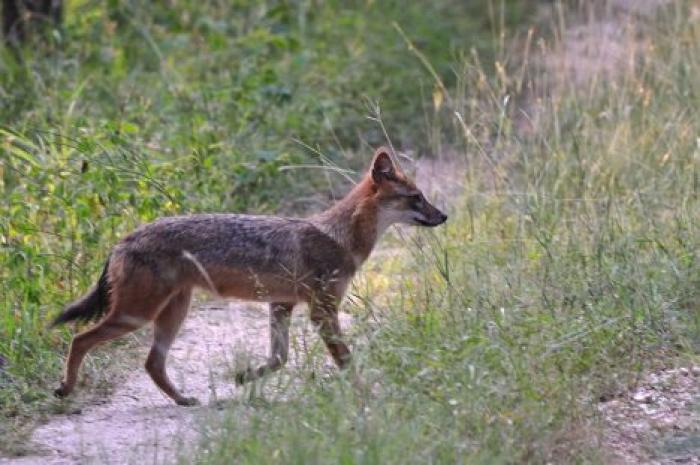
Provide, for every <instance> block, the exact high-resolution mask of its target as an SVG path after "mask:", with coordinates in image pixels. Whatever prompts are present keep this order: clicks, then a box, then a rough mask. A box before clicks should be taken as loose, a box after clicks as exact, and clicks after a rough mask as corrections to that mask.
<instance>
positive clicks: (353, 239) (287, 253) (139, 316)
mask: <svg viewBox="0 0 700 465" xmlns="http://www.w3.org/2000/svg"><path fill="white" fill-rule="evenodd" d="M446 219H447V216H446V215H445V214H444V213H442V212H441V211H440V210H438V209H437V208H435V207H434V206H433V205H431V204H430V203H429V202H428V201H427V200H426V199H425V197H424V196H423V194H422V192H421V191H420V190H419V189H418V188H416V186H415V184H414V183H413V182H412V181H410V180H409V179H408V178H407V177H406V176H405V175H404V174H403V172H402V171H401V169H400V168H399V166H398V164H396V163H395V162H394V161H393V159H392V157H391V156H390V154H389V151H388V149H386V148H383V147H382V148H380V149H378V150H377V151H376V153H375V155H374V158H373V160H372V164H371V167H370V169H369V171H368V173H367V174H366V175H365V176H364V177H363V178H362V180H361V181H360V182H359V183H358V184H357V185H356V186H355V187H354V188H353V189H352V190H351V191H350V193H348V194H347V195H346V196H345V197H344V198H343V199H342V200H340V201H339V202H337V203H336V204H334V205H333V206H332V207H331V208H329V209H328V210H326V211H324V212H321V213H319V214H316V215H314V216H311V217H308V218H282V217H275V216H253V215H237V214H201V215H191V216H177V217H170V218H162V219H159V220H156V221H154V222H153V223H149V224H146V225H143V226H141V227H139V228H138V229H136V230H135V231H134V232H132V233H131V234H130V235H128V236H127V237H125V238H124V239H123V240H122V241H121V242H119V243H118V244H117V245H116V246H115V247H114V249H113V250H112V252H111V254H110V256H109V258H108V259H107V263H106V264H105V266H104V271H103V272H102V275H101V276H100V279H99V281H98V282H97V284H96V285H95V287H94V288H93V289H92V290H91V291H90V292H88V293H87V294H86V295H85V296H83V297H82V298H80V299H79V300H77V301H76V302H74V303H72V304H70V305H68V306H67V307H66V309H65V310H64V311H63V313H61V314H60V315H59V316H58V317H57V318H56V319H55V320H54V322H53V325H57V324H61V323H65V322H67V321H71V320H84V321H89V320H95V319H98V318H101V317H103V316H104V318H102V319H101V321H100V322H99V324H97V325H95V326H94V327H92V328H90V329H88V330H86V331H84V332H82V333H80V334H78V335H76V336H75V337H74V338H73V341H72V343H71V347H70V352H69V354H68V359H67V361H66V369H65V375H64V378H63V380H62V382H61V385H60V387H59V388H58V389H56V391H55V394H56V396H58V397H63V396H66V395H68V394H70V392H71V391H72V390H73V388H74V386H75V382H76V379H77V374H78V369H79V368H80V364H81V362H82V360H83V358H84V357H85V354H86V353H87V352H88V351H89V350H90V349H92V348H93V347H94V346H95V345H97V344H100V343H103V342H105V341H108V340H110V339H114V338H117V337H120V336H123V335H125V334H127V333H129V332H131V331H134V330H135V329H137V328H139V327H141V326H143V325H144V324H145V323H147V322H149V321H153V322H154V342H153V346H152V347H151V350H150V353H149V354H148V359H147V360H146V370H147V371H148V373H149V374H150V376H151V378H153V381H154V382H155V383H156V385H157V386H158V387H159V388H160V389H162V390H163V392H165V394H167V395H168V396H170V397H171V398H172V399H173V400H174V401H175V402H176V403H177V404H179V405H194V404H196V403H197V399H195V398H192V397H185V396H183V395H182V394H181V393H180V392H179V391H178V390H177V389H176V388H175V386H173V384H172V382H171V381H170V380H169V378H168V375H167V373H166V370H165V361H166V356H167V353H168V350H169V349H170V346H171V344H172V343H173V340H174V339H175V336H176V334H177V332H178V330H179V329H180V326H181V325H182V322H183V320H184V319H185V316H186V315H187V311H188V308H189V304H190V296H191V294H192V289H193V288H194V287H199V288H203V289H206V290H209V291H211V292H213V293H215V294H217V295H219V296H225V297H236V298H239V299H245V300H253V301H261V302H269V303H270V346H271V353H270V357H269V359H268V360H267V363H265V364H263V365H261V366H259V367H257V368H254V369H252V368H248V369H247V370H243V371H240V372H238V373H237V374H236V382H237V383H239V384H242V383H244V382H246V381H251V380H254V379H257V378H259V377H261V376H263V375H264V374H266V373H268V372H272V371H274V370H277V369H279V368H280V367H281V366H283V365H284V364H285V362H286V361H287V351H288V345H289V322H290V316H291V313H292V309H293V308H294V306H295V305H296V304H298V303H307V304H308V305H309V309H310V311H309V314H310V319H311V321H312V322H313V323H314V324H315V326H316V327H317V328H318V330H319V332H320V335H321V337H322V339H323V341H324V343H325V344H326V347H327V348H328V351H329V352H330V354H331V355H332V357H333V359H334V360H335V362H336V364H337V365H338V366H339V367H340V368H343V367H345V366H347V364H348V363H349V362H350V351H349V350H348V348H347V346H346V345H345V343H344V342H343V340H342V336H341V332H340V326H339V324H338V313H337V312H338V305H339V303H340V301H341V299H342V297H343V294H344V293H345V290H346V289H347V287H348V284H349V282H350V280H351V279H352V277H353V275H354V273H355V272H356V271H357V269H358V268H359V267H360V266H361V265H362V263H363V262H364V261H365V260H366V259H367V257H369V255H370V252H371V251H372V248H373V247H374V245H375V243H376V242H377V240H378V238H379V236H380V235H381V234H382V233H383V232H384V231H385V230H386V229H387V228H388V227H389V226H390V225H391V224H394V223H406V224H412V225H420V226H437V225H439V224H442V223H444V222H445V220H446Z"/></svg>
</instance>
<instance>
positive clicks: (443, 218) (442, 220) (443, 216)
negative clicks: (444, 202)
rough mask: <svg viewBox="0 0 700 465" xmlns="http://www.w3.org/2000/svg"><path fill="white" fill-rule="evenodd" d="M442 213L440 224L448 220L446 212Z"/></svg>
mask: <svg viewBox="0 0 700 465" xmlns="http://www.w3.org/2000/svg"><path fill="white" fill-rule="evenodd" d="M440 215H441V216H440V224H442V223H444V222H445V221H447V215H445V214H444V213H441V214H440Z"/></svg>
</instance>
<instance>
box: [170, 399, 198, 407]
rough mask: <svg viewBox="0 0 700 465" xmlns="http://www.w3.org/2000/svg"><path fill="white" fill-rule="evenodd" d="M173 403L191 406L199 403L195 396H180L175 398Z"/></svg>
mask: <svg viewBox="0 0 700 465" xmlns="http://www.w3.org/2000/svg"><path fill="white" fill-rule="evenodd" d="M175 403H176V404H177V405H182V406H183V407H192V406H194V405H199V400H198V399H197V398H196V397H181V398H179V399H177V400H176V401H175Z"/></svg>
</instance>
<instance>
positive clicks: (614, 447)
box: [598, 366, 700, 465]
mask: <svg viewBox="0 0 700 465" xmlns="http://www.w3.org/2000/svg"><path fill="white" fill-rule="evenodd" d="M598 410H599V412H600V413H601V415H602V417H603V424H604V425H605V428H604V429H603V431H602V435H601V437H602V441H601V442H602V444H603V446H604V447H605V450H606V451H608V458H609V460H608V463H610V464H612V465H672V464H688V465H699V464H700V366H693V367H690V368H687V367H683V368H674V369H668V370H662V371H658V372H655V373H649V374H647V375H646V376H645V377H644V378H643V379H642V381H641V382H640V383H639V384H638V386H637V387H636V388H634V389H632V390H630V391H629V392H628V393H626V394H625V395H623V396H620V397H618V398H615V399H612V400H610V401H608V402H602V403H600V404H599V407H598Z"/></svg>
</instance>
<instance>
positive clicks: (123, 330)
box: [54, 308, 150, 397]
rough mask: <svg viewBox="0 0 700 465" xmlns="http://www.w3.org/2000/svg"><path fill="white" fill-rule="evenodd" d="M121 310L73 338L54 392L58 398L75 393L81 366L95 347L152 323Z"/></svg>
mask: <svg viewBox="0 0 700 465" xmlns="http://www.w3.org/2000/svg"><path fill="white" fill-rule="evenodd" d="M119 310H120V309H119V308H116V309H115V311H112V312H111V313H109V314H108V315H107V316H106V317H105V318H104V319H103V320H102V321H101V322H99V323H98V324H97V325H95V326H94V327H92V328H90V329H88V330H86V331H83V332H82V333H80V334H77V335H76V336H75V337H73V341H72V342H71V345H70V351H69V352H68V359H67V360H66V368H65V374H64V377H63V380H62V381H61V385H60V386H59V387H58V389H56V390H55V391H54V395H55V396H56V397H65V396H67V395H68V394H70V393H71V392H72V391H73V388H74V387H75V383H76V381H77V380H78V370H79V369H80V365H81V364H82V363H83V359H84V358H85V355H86V354H87V353H88V352H89V351H90V350H91V349H92V348H93V347H95V346H96V345H99V344H102V343H105V342H107V341H110V340H112V339H116V338H118V337H121V336H124V335H125V334H128V333H130V332H132V331H135V330H137V329H139V328H140V327H141V326H143V325H144V324H146V323H147V322H148V321H150V318H148V316H146V317H141V316H138V317H133V316H129V315H127V314H125V312H121V311H119Z"/></svg>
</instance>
